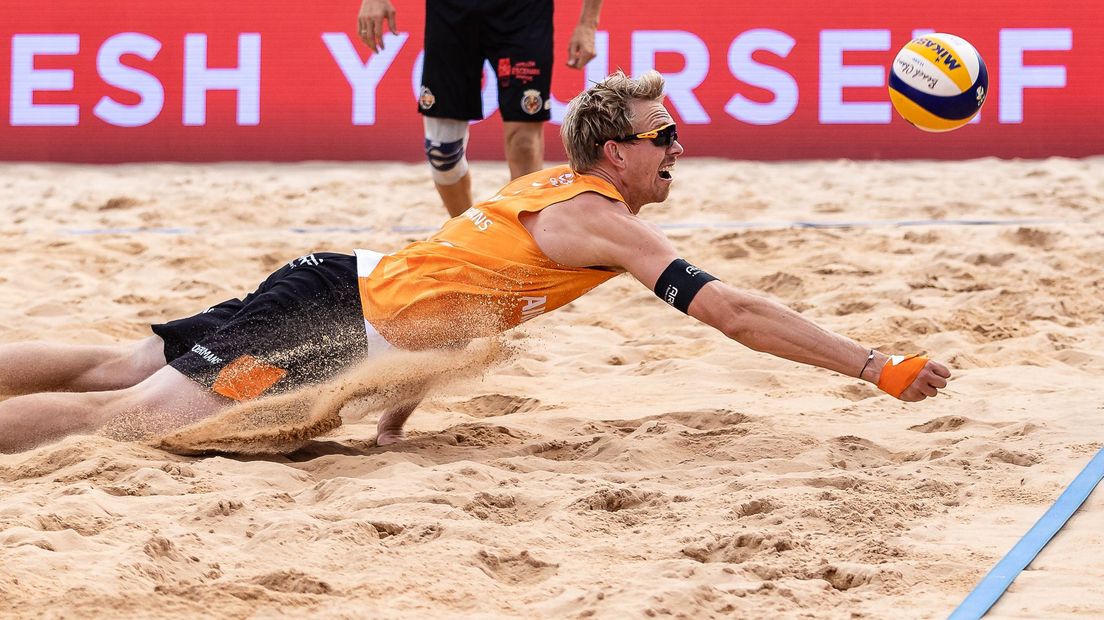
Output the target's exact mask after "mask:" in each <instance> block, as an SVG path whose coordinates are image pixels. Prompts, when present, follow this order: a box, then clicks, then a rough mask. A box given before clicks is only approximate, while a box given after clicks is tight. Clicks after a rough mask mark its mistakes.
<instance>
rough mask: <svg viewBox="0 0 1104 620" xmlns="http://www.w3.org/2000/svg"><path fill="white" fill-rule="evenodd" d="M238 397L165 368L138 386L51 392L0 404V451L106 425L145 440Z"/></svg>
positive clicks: (119, 433) (125, 435)
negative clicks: (230, 395) (98, 390)
mask: <svg viewBox="0 0 1104 620" xmlns="http://www.w3.org/2000/svg"><path fill="white" fill-rule="evenodd" d="M233 404H234V401H232V400H230V399H228V398H223V397H222V396H219V395H217V394H214V393H212V392H210V391H208V390H206V389H204V388H203V387H202V386H200V385H199V384H197V383H195V382H194V381H192V380H191V379H188V378H187V377H185V376H184V375H182V374H180V372H178V371H177V370H176V369H175V368H173V367H171V366H165V367H163V368H162V369H161V370H158V371H157V372H155V373H153V375H151V376H150V377H148V378H147V379H145V380H144V381H142V382H141V383H139V384H138V385H135V386H132V387H129V388H126V389H122V390H111V391H103V392H60V393H59V392H50V393H43V394H28V395H26V396H18V397H16V398H12V399H9V400H6V401H4V402H2V403H0V452H18V451H21V450H28V449H30V448H33V447H35V446H38V445H41V444H44V443H49V442H52V441H57V440H58V439H61V438H62V437H65V436H68V435H73V434H77V433H92V432H95V431H97V430H100V429H104V428H105V427H106V428H107V429H109V430H110V433H109V434H110V435H112V436H115V437H118V438H122V439H142V438H146V437H150V436H155V435H159V434H163V433H166V432H168V431H170V430H174V429H177V428H181V427H184V426H187V425H188V424H191V423H193V422H197V421H199V420H201V419H203V418H205V417H208V416H210V415H213V414H215V413H217V412H219V411H221V410H223V409H225V408H227V407H229V406H231V405H233Z"/></svg>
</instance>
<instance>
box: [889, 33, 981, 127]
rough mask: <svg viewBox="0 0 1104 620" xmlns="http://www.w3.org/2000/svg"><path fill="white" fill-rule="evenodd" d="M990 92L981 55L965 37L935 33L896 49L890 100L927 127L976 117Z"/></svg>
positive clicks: (909, 118)
mask: <svg viewBox="0 0 1104 620" xmlns="http://www.w3.org/2000/svg"><path fill="white" fill-rule="evenodd" d="M988 91H989V72H988V71H986V70H985V61H984V60H982V59H981V54H978V51H977V50H976V49H974V46H973V45H970V43H969V42H967V41H966V40H965V39H963V38H961V37H956V36H955V35H953V34H943V33H933V34H926V35H924V36H922V37H917V38H915V39H913V40H911V41H909V42H908V45H906V46H904V47H903V48H901V51H900V52H897V57H896V58H894V59H893V66H892V67H891V70H890V72H889V99H890V101H892V102H893V107H894V108H895V109H896V110H897V113H898V114H900V115H901V117H902V118H904V119H905V120H906V121H908V122H910V123H912V124H913V125H915V126H917V127H919V128H920V129H923V130H924V131H933V132H940V131H950V130H952V129H958V128H959V127H961V126H963V125H965V124H966V123H968V122H970V119H972V118H974V117H975V116H977V113H978V111H979V110H981V105H982V104H983V103H985V95H986V94H988Z"/></svg>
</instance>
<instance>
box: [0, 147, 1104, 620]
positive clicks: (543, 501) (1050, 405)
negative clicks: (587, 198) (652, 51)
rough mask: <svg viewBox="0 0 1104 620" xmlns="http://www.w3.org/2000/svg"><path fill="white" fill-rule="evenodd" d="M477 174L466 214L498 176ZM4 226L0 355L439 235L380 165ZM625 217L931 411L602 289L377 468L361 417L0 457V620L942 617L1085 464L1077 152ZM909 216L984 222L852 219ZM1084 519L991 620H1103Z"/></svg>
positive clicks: (750, 195) (1087, 514)
mask: <svg viewBox="0 0 1104 620" xmlns="http://www.w3.org/2000/svg"><path fill="white" fill-rule="evenodd" d="M473 174H474V179H475V182H476V187H475V192H476V195H477V196H489V195H490V194H491V193H493V192H494V191H495V190H496V189H497V188H498V186H500V185H501V184H502V183H504V182H505V181H506V176H505V175H506V173H505V166H504V165H503V164H501V163H482V164H476V165H474V167H473ZM0 213H3V215H4V217H3V218H2V220H0V251H2V252H3V256H4V261H3V265H2V266H0V299H2V300H3V303H2V304H0V341H2V342H13V341H17V340H23V339H33V338H49V339H54V340H58V341H63V342H73V343H112V342H121V341H126V340H130V339H135V338H141V337H144V336H146V335H148V333H149V331H148V324H149V323H150V322H157V321H163V320H167V319H172V318H178V317H181V316H184V315H187V314H191V313H194V312H196V311H198V310H201V309H202V308H204V307H206V306H207V305H209V304H211V303H214V302H217V301H221V300H222V299H225V298H228V297H236V296H240V295H243V294H244V293H246V292H247V291H249V290H252V288H253V287H255V286H256V284H257V283H259V282H260V281H261V280H262V279H263V278H264V277H265V276H266V275H267V274H268V273H269V272H270V271H271V270H273V269H275V268H276V267H278V266H279V265H280V264H282V263H283V262H284V261H287V260H288V259H291V258H294V257H296V256H299V255H301V254H304V253H307V252H310V251H315V250H335V251H350V250H351V249H352V248H354V247H368V248H374V249H378V250H383V251H390V250H394V249H397V248H399V247H401V246H402V245H404V244H405V243H406V242H408V241H411V240H414V239H418V238H422V237H424V236H425V232H423V231H422V229H423V228H425V227H432V226H435V225H437V224H439V223H440V222H441V221H442V219H443V218H442V213H443V211H442V209H441V207H440V206H439V204H438V201H437V198H436V196H435V193H434V192H433V189H432V186H431V184H430V182H429V175H428V173H427V171H426V170H425V167H424V166H421V165H405V164H329V163H309V164H298V165H268V164H249V165H244V164H235V165H231V164H227V165H203V166H201V165H125V166H109V167H91V166H62V165H25V164H2V165H0ZM644 216H645V217H647V218H649V219H651V220H653V221H656V222H659V223H661V224H671V225H673V224H679V223H693V224H695V225H694V226H690V227H674V228H672V229H671V230H670V231H669V232H670V235H671V236H672V238H673V239H674V242H675V244H676V246H677V247H678V248H679V250H680V251H681V253H682V254H683V255H684V256H685V257H686V258H687V259H689V260H691V261H692V262H694V263H696V264H698V265H700V266H702V267H704V268H705V269H707V270H708V271H710V272H712V273H713V274H715V275H717V276H719V277H721V278H723V279H724V280H725V281H727V282H729V283H731V284H734V285H737V286H742V287H746V288H749V289H753V290H757V291H761V292H762V293H764V294H767V295H770V296H772V297H774V298H776V299H778V300H780V301H782V302H785V303H787V304H789V305H791V306H792V307H794V308H796V309H798V310H799V311H801V312H802V313H803V314H805V315H806V316H808V317H809V318H812V319H814V320H816V321H818V322H820V323H821V324H823V325H825V326H826V327H828V328H830V329H833V330H836V331H839V332H842V333H845V334H848V335H850V336H852V337H854V338H856V339H858V340H859V341H861V342H864V343H867V344H869V345H870V346H877V347H879V348H882V350H884V351H887V352H899V353H907V352H913V351H923V352H926V353H928V354H930V355H932V356H934V357H936V358H938V359H941V360H943V361H945V362H946V363H947V364H948V365H949V366H951V367H952V368H953V369H954V372H955V377H954V379H953V382H952V383H951V385H950V386H949V387H948V388H947V390H946V392H945V394H944V395H941V396H939V397H938V398H936V399H934V400H929V401H926V402H923V403H918V404H905V403H900V402H897V401H894V400H893V399H891V398H890V397H888V396H885V395H882V394H880V393H879V392H877V391H876V390H875V389H873V388H872V387H871V386H869V385H867V384H864V383H861V382H859V381H857V380H855V379H852V378H848V377H843V376H839V375H836V374H834V373H831V372H827V371H822V370H819V369H813V368H809V367H803V366H800V365H797V364H793V363H790V362H787V361H784V360H780V359H776V358H773V357H770V356H767V355H764V354H759V353H755V352H752V351H749V350H747V349H745V348H743V347H742V346H740V345H739V344H737V343H734V342H731V341H727V340H725V339H724V338H723V337H722V336H721V335H720V334H718V333H715V332H713V331H712V330H711V329H709V328H707V327H705V326H702V325H699V324H696V323H695V322H694V321H693V320H692V319H689V318H687V317H685V316H683V315H680V314H679V313H677V312H675V311H673V310H671V309H670V308H667V307H665V306H664V304H663V303H662V302H660V301H659V300H658V299H656V298H655V297H654V296H653V295H652V294H651V293H650V292H649V291H647V290H645V289H644V288H643V287H642V286H640V285H639V284H638V283H636V282H635V281H633V280H632V279H631V278H629V277H628V276H621V277H618V278H616V279H614V280H612V281H611V282H609V283H607V284H605V285H603V286H601V287H599V288H598V289H597V290H595V291H594V292H592V293H591V294H589V295H587V296H586V297H584V298H582V299H580V300H579V301H577V302H575V303H573V304H572V305H570V306H568V307H567V308H565V309H563V310H560V311H557V312H554V313H552V314H550V315H548V316H545V317H541V318H540V319H538V320H536V321H532V322H530V323H527V324H526V326H525V327H524V328H523V329H521V330H519V331H516V332H514V333H512V334H511V336H510V338H509V340H510V342H511V343H512V344H515V345H517V346H518V347H519V348H520V349H521V353H519V354H517V355H515V356H514V357H512V358H511V359H510V360H509V361H507V362H506V363H504V364H502V365H500V366H499V367H497V368H493V369H491V370H489V371H488V372H487V373H485V374H484V375H483V376H482V377H481V378H478V379H469V380H466V381H461V382H459V383H454V384H452V385H448V386H446V387H444V388H443V389H442V390H441V391H439V392H438V393H437V394H436V395H434V396H433V397H432V398H431V399H430V400H429V401H428V402H427V403H426V404H425V405H424V406H423V407H422V409H421V410H420V411H419V412H417V413H416V414H415V415H414V417H413V418H412V420H411V422H410V424H409V425H408V428H409V429H410V430H411V431H412V432H411V439H410V440H409V441H408V442H406V443H404V444H400V445H397V446H393V447H388V448H376V447H373V443H372V440H373V437H374V434H375V426H374V421H375V419H374V415H369V416H368V417H366V418H365V419H364V420H363V421H361V422H359V423H354V424H346V425H344V426H342V427H340V428H338V429H336V430H335V431H333V432H331V433H330V434H329V435H326V436H323V437H319V438H316V439H315V440H313V441H312V442H310V443H309V444H308V445H307V446H306V447H305V448H303V449H301V450H299V451H297V452H295V453H292V454H290V455H287V456H274V457H234V456H230V455H222V456H208V457H184V456H178V455H174V454H170V453H167V452H163V451H160V450H157V449H154V448H151V447H148V446H146V445H143V444H138V443H126V442H117V441H113V440H110V439H107V438H104V437H73V438H69V439H67V440H64V441H62V442H60V443H58V444H55V445H51V446H46V447H42V448H39V449H37V450H33V451H31V452H27V453H23V454H16V455H0V617H22V618H39V617H55V618H92V617H97V618H119V617H158V618H194V617H197V616H200V617H213V618H247V617H256V618H261V617H264V618H267V617H305V616H310V617H323V618H364V617H377V618H449V617H475V618H498V617H524V618H588V617H597V618H624V617H680V618H731V617H739V618H811V617H815V618H940V617H945V616H946V615H947V614H948V613H949V612H950V611H951V610H952V609H953V608H954V607H955V606H956V605H957V604H958V603H959V602H960V601H961V600H962V598H963V597H964V596H965V595H966V594H967V593H968V592H969V591H970V589H971V588H972V587H973V586H974V584H975V583H976V582H977V581H978V580H979V579H980V578H981V577H982V576H983V575H984V574H985V573H986V572H987V571H988V570H989V569H990V568H991V567H992V566H993V565H994V564H995V563H996V562H997V561H998V560H999V559H1000V558H1001V557H1002V556H1003V555H1004V553H1005V552H1007V551H1008V550H1009V549H1010V548H1011V547H1012V545H1013V544H1015V542H1016V541H1017V540H1018V539H1019V538H1020V537H1021V536H1022V535H1023V534H1024V533H1025V532H1026V531H1027V530H1028V529H1029V528H1030V527H1031V525H1032V524H1034V522H1035V520H1036V519H1038V517H1039V516H1041V515H1042V514H1043V512H1044V511H1045V510H1046V509H1047V508H1048V507H1049V506H1050V504H1051V503H1052V502H1053V501H1054V500H1055V499H1056V498H1057V496H1058V495H1059V494H1060V493H1061V491H1062V490H1063V489H1064V488H1065V486H1066V485H1067V484H1068V483H1069V482H1070V481H1071V480H1072V479H1073V478H1074V476H1075V475H1076V474H1077V473H1078V472H1079V471H1080V470H1081V468H1082V467H1083V466H1084V465H1085V463H1086V462H1087V461H1088V460H1089V459H1090V458H1091V457H1092V456H1093V455H1094V454H1095V453H1096V452H1097V451H1098V450H1100V449H1101V447H1102V445H1104V424H1102V423H1101V420H1102V416H1104V399H1102V396H1101V386H1102V385H1104V381H1102V377H1104V355H1102V354H1101V350H1102V349H1104V327H1102V321H1101V317H1102V315H1104V159H1089V160H1066V159H1052V160H1045V161H1000V160H995V159H985V160H977V161H968V162H948V163H931V162H911V163H889V162H872V163H858V162H851V161H834V162H808V163H787V164H766V163H746V162H727V161H716V160H693V159H688V160H682V161H680V162H679V165H678V167H677V169H676V183H675V187H674V190H673V192H672V197H671V198H670V199H669V200H668V202H667V203H665V204H663V205H653V206H651V207H647V208H646V209H645V211H644ZM927 219H935V220H957V219H998V220H1002V221H1008V222H1010V223H1007V224H1004V225H995V226H965V225H918V226H891V225H882V223H885V222H890V221H894V220H927ZM798 220H804V221H815V222H824V223H828V222H850V221H863V222H870V223H871V224H870V225H868V226H864V227H858V228H840V229H810V228H791V227H786V226H784V223H786V222H791V221H798ZM729 222H752V223H758V224H761V225H762V227H757V228H740V227H729V228H725V227H724V226H725V225H726V223H729ZM710 224H712V225H713V226H710ZM159 228H171V229H181V230H177V231H176V232H175V233H173V234H169V233H164V232H157V231H156V230H155V229H159ZM105 229H123V230H121V231H119V232H104V230H105ZM130 229H142V230H136V231H135V230H130ZM296 229H297V230H296ZM90 230H91V231H99V232H92V233H89V232H88V231H90ZM1101 493H1102V491H1100V490H1097V492H1096V493H1095V494H1094V495H1093V496H1092V497H1091V498H1090V500H1089V501H1088V502H1087V504H1086V506H1085V507H1084V508H1083V509H1082V511H1081V512H1080V513H1078V514H1077V515H1076V516H1075V517H1074V519H1073V520H1072V521H1071V522H1070V524H1069V525H1068V526H1067V528H1066V529H1065V530H1064V531H1063V532H1062V533H1060V534H1059V535H1058V537H1057V538H1056V539H1055V541H1054V542H1053V543H1052V544H1051V545H1050V547H1048V548H1047V549H1046V550H1045V551H1044V552H1043V554H1042V555H1041V556H1040V557H1039V558H1038V560H1037V561H1036V562H1035V563H1034V564H1033V565H1032V566H1031V567H1030V569H1029V570H1028V571H1026V572H1025V573H1023V574H1022V575H1021V576H1020V578H1019V579H1018V580H1017V581H1016V583H1015V584H1014V585H1013V586H1012V588H1011V589H1010V591H1009V593H1008V594H1007V595H1006V596H1005V597H1004V598H1003V599H1002V600H1001V601H1000V602H999V603H998V604H997V606H996V607H995V608H994V610H993V613H992V615H991V617H994V618H1065V617H1069V618H1099V617H1102V616H1104V534H1102V532H1104V498H1102V497H1101Z"/></svg>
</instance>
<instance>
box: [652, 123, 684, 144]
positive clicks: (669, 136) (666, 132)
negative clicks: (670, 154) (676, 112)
mask: <svg viewBox="0 0 1104 620" xmlns="http://www.w3.org/2000/svg"><path fill="white" fill-rule="evenodd" d="M675 140H678V130H677V129H676V128H675V126H674V125H671V126H670V127H667V128H665V129H662V130H660V132H659V134H657V135H656V137H654V138H652V142H653V143H654V144H655V145H656V146H662V147H668V146H671V143H672V142H674V141H675Z"/></svg>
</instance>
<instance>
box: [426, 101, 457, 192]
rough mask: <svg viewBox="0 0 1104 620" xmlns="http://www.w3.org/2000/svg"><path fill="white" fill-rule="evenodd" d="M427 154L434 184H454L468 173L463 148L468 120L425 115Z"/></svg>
mask: <svg viewBox="0 0 1104 620" xmlns="http://www.w3.org/2000/svg"><path fill="white" fill-rule="evenodd" d="M422 119H423V121H422V124H423V125H424V126H425V154H426V158H428V159H429V165H430V167H431V170H430V172H431V174H432V175H433V182H434V183H436V184H438V185H454V184H456V183H459V182H460V179H462V178H463V177H464V175H465V174H467V173H468V159H467V157H465V156H464V149H465V147H467V145H468V121H458V120H455V119H451V118H432V117H429V116H423V117H422Z"/></svg>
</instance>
